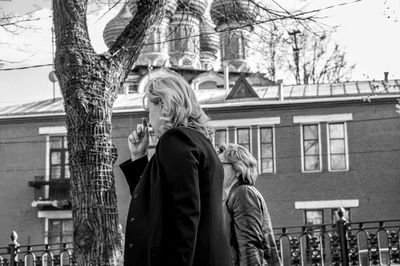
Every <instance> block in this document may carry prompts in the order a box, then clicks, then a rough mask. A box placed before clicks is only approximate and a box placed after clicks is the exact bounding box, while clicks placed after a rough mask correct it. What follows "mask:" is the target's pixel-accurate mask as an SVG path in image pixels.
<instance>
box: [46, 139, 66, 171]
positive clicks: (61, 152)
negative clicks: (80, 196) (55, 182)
mask: <svg viewBox="0 0 400 266" xmlns="http://www.w3.org/2000/svg"><path fill="white" fill-rule="evenodd" d="M68 162H69V159H68V150H67V138H66V137H65V136H50V179H59V178H69V166H68Z"/></svg>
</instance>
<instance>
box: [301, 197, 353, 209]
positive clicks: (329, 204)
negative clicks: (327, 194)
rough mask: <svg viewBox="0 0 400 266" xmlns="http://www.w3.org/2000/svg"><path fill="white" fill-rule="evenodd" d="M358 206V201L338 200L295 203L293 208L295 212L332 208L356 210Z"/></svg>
mask: <svg viewBox="0 0 400 266" xmlns="http://www.w3.org/2000/svg"><path fill="white" fill-rule="evenodd" d="M359 206H360V203H359V200H358V199H340V200H311V201H295V202H294V208H295V209H296V210H313V209H333V208H340V207H343V208H357V207H359Z"/></svg>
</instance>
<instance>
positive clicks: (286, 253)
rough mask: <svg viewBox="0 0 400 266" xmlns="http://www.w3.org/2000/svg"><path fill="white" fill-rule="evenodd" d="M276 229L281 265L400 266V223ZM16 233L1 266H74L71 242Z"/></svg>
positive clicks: (1, 251) (2, 251) (0, 250)
mask: <svg viewBox="0 0 400 266" xmlns="http://www.w3.org/2000/svg"><path fill="white" fill-rule="evenodd" d="M338 214H339V220H338V221H337V222H336V223H334V224H322V225H305V226H292V227H284V228H275V229H274V232H275V238H276V242H277V245H278V250H279V252H280V255H281V259H282V266H305V265H307V266H308V265H310V266H325V265H333V266H349V265H352V266H355V265H358V266H372V265H391V266H394V265H400V250H399V247H400V240H399V236H400V220H386V221H372V222H357V223H354V222H351V223H348V222H346V220H345V219H344V217H343V215H344V210H343V209H342V210H340V211H339V212H338ZM17 238H18V237H17V234H16V233H15V232H13V233H12V234H11V242H10V244H9V245H8V246H6V247H0V266H50V265H51V266H61V265H63V266H67V265H68V266H71V265H74V266H75V265H76V262H75V261H74V256H73V248H72V243H64V244H52V245H45V244H41V245H30V246H20V245H19V244H18V243H17Z"/></svg>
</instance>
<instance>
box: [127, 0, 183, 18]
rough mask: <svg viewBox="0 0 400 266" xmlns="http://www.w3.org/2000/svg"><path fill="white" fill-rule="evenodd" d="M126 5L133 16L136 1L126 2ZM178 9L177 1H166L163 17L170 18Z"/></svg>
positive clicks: (135, 9)
mask: <svg viewBox="0 0 400 266" xmlns="http://www.w3.org/2000/svg"><path fill="white" fill-rule="evenodd" d="M127 5H128V6H129V9H130V11H131V14H135V13H136V11H137V0H128V2H127ZM177 7H178V0H168V1H166V3H165V6H164V8H165V15H166V16H167V17H171V16H172V15H173V14H174V13H175V11H176V8H177Z"/></svg>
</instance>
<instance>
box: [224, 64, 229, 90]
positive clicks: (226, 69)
mask: <svg viewBox="0 0 400 266" xmlns="http://www.w3.org/2000/svg"><path fill="white" fill-rule="evenodd" d="M224 89H225V90H229V65H228V63H224Z"/></svg>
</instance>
